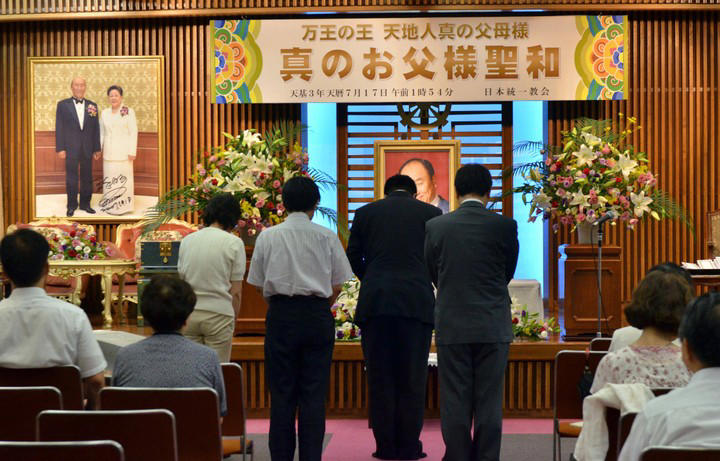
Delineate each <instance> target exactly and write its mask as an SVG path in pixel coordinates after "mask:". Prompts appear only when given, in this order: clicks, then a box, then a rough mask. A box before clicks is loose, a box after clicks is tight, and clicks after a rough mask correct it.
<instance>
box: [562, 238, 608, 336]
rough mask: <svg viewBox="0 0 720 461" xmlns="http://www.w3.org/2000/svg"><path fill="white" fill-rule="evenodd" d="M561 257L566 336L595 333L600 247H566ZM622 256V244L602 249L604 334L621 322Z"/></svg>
mask: <svg viewBox="0 0 720 461" xmlns="http://www.w3.org/2000/svg"><path fill="white" fill-rule="evenodd" d="M565 256H566V259H565V260H564V261H563V260H562V259H561V260H560V266H561V270H562V269H563V268H564V273H565V280H564V281H563V282H564V284H565V305H564V306H565V315H564V319H565V330H566V337H577V336H583V335H586V336H587V335H594V334H595V333H596V332H597V329H598V305H597V304H598V303H597V247H596V246H591V245H567V246H565ZM621 283H622V256H621V251H620V247H618V246H613V245H607V246H603V251H602V301H603V302H602V305H603V312H604V316H603V317H602V318H601V321H602V330H601V331H602V332H603V334H612V332H613V331H614V330H615V329H617V328H620V326H621V321H622V300H621V299H620V298H621Z"/></svg>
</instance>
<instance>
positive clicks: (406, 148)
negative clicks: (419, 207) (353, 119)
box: [374, 139, 462, 211]
mask: <svg viewBox="0 0 720 461" xmlns="http://www.w3.org/2000/svg"><path fill="white" fill-rule="evenodd" d="M461 145H462V143H461V142H460V140H459V139H410V140H378V141H375V143H374V146H375V188H374V189H375V200H379V199H381V198H383V197H384V196H385V194H384V191H383V189H384V187H385V154H386V152H392V151H402V152H411V151H428V150H430V151H432V150H436V151H445V152H447V154H448V156H449V165H450V167H449V171H450V178H448V179H449V180H448V189H449V194H448V195H450V197H448V198H447V200H448V201H449V202H450V211H452V210H454V209H455V208H457V195H456V193H455V172H457V170H458V169H459V168H460V150H461Z"/></svg>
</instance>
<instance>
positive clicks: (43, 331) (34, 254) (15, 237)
mask: <svg viewBox="0 0 720 461" xmlns="http://www.w3.org/2000/svg"><path fill="white" fill-rule="evenodd" d="M49 252H50V246H49V245H48V242H47V240H45V237H43V236H42V235H40V234H38V233H37V232H35V231H32V230H29V229H21V230H18V231H16V232H13V233H12V234H9V235H7V236H5V238H3V239H2V242H0V261H1V262H2V267H3V271H4V272H5V275H7V277H8V278H9V279H10V282H11V285H12V293H11V294H10V297H9V298H7V299H5V300H3V301H2V302H0V325H2V334H0V367H7V368H45V367H55V366H62V365H76V366H77V367H78V368H79V369H80V376H81V377H82V380H83V389H84V395H85V398H86V399H87V401H88V405H87V407H88V408H91V409H94V408H95V403H96V402H97V398H96V397H97V394H98V392H100V389H101V388H102V387H103V385H104V383H105V377H104V371H105V368H106V363H105V358H104V357H103V354H102V351H101V350H100V346H99V345H98V343H97V341H96V340H95V337H94V336H93V332H92V328H91V327H90V322H89V321H88V318H87V315H85V312H83V311H82V309H80V308H79V307H77V306H75V305H73V304H69V303H66V302H64V301H60V300H58V299H55V298H52V297H50V296H48V295H47V293H45V289H44V287H45V278H46V277H47V274H48V269H49V267H48V253H49Z"/></svg>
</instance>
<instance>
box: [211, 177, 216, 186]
mask: <svg viewBox="0 0 720 461" xmlns="http://www.w3.org/2000/svg"><path fill="white" fill-rule="evenodd" d="M210 182H212V185H213V186H217V184H218V180H217V179H215V178H213V179H212V181H210Z"/></svg>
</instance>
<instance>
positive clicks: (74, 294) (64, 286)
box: [7, 218, 95, 306]
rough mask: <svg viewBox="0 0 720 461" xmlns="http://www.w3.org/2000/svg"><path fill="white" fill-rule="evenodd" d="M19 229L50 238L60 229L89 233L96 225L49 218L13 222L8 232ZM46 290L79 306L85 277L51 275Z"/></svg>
mask: <svg viewBox="0 0 720 461" xmlns="http://www.w3.org/2000/svg"><path fill="white" fill-rule="evenodd" d="M18 229H32V230H34V231H36V232H38V233H40V234H42V235H43V236H44V237H45V238H47V239H48V240H50V239H52V238H54V237H55V236H56V235H58V234H60V232H58V231H62V232H67V233H70V232H72V231H73V230H75V229H82V230H84V231H85V232H87V233H89V234H94V233H95V227H94V226H92V225H91V224H79V223H76V222H73V221H69V220H67V219H64V218H47V219H42V220H38V221H32V222H29V223H18V224H11V225H10V226H8V228H7V234H9V233H11V232H15V231H16V230H18ZM45 291H46V292H47V294H48V295H50V296H52V297H54V298H58V299H62V300H63V301H67V302H69V303H72V304H75V305H78V306H79V305H80V302H81V300H82V298H83V296H84V294H83V277H77V278H73V279H69V280H68V279H64V278H61V277H55V276H53V275H50V276H48V277H47V279H46V280H45Z"/></svg>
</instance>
